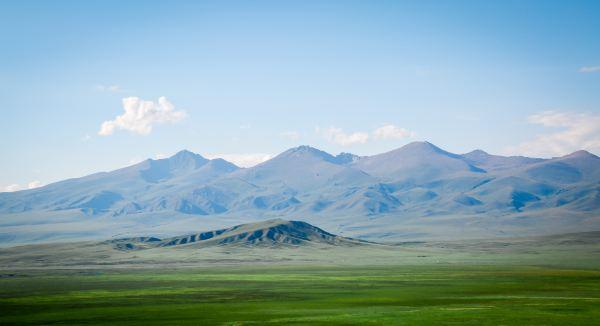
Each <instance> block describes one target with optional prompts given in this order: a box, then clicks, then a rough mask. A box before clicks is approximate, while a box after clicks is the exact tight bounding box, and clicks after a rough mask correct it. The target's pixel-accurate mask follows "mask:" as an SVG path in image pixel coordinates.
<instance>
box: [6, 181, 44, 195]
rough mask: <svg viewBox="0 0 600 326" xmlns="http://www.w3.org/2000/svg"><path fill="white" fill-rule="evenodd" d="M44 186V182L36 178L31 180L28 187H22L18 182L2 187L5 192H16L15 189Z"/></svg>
mask: <svg viewBox="0 0 600 326" xmlns="http://www.w3.org/2000/svg"><path fill="white" fill-rule="evenodd" d="M42 186H44V184H42V183H41V182H40V181H38V180H34V181H31V182H29V183H28V184H27V187H22V186H21V185H20V184H17V183H13V184H11V185H8V186H6V187H4V188H1V189H2V191H3V192H14V191H19V190H25V189H35V188H39V187H42Z"/></svg>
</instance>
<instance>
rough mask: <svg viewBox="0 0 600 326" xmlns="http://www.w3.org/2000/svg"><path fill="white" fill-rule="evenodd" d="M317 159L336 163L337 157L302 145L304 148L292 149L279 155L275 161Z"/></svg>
mask: <svg viewBox="0 0 600 326" xmlns="http://www.w3.org/2000/svg"><path fill="white" fill-rule="evenodd" d="M307 156H308V157H317V158H320V159H323V160H326V161H329V162H334V161H335V157H334V156H333V155H331V154H329V153H327V152H324V151H322V150H320V149H317V148H314V147H311V146H308V145H302V146H298V147H294V148H290V149H288V150H287V151H285V152H283V153H281V154H279V155H277V156H276V157H275V159H277V158H300V157H307Z"/></svg>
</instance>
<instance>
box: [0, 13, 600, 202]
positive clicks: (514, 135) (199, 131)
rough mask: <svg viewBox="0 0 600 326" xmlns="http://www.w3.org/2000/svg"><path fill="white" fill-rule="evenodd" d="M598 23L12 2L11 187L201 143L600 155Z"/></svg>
mask: <svg viewBox="0 0 600 326" xmlns="http://www.w3.org/2000/svg"><path fill="white" fill-rule="evenodd" d="M598 13H600V2H598V1H587V2H586V1H572V2H567V1H560V2H559V1H556V2H553V1H497V2H494V3H493V2H491V1H464V2H461V1H389V2H388V1H355V2H353V1H314V2H312V1H298V2H293V1H284V2H282V1H273V2H268V1H264V2H263V1H258V2H255V1H252V2H248V1H239V2H237V1H214V2H213V1H194V2H192V1H189V2H185V1H179V2H178V1H175V2H170V3H166V2H159V1H155V2H150V1H145V2H141V1H140V2H136V1H127V2H123V1H98V2H95V1H94V2H92V1H89V2H88V1H80V2H76V1H52V2H50V1H39V2H30V1H18V2H16V1H15V2H14V3H12V4H10V3H6V2H4V3H2V4H1V5H0V41H2V51H0V71H1V73H0V89H1V93H0V94H1V96H2V99H3V105H2V119H0V150H1V151H2V161H1V162H2V163H1V168H2V169H0V191H1V190H3V189H4V190H15V189H23V188H27V187H29V185H30V184H31V186H32V187H34V186H37V185H39V184H46V183H49V182H53V181H57V180H60V179H64V178H69V177H77V176H82V175H85V174H89V173H92V172H97V171H105V170H111V169H114V168H118V167H122V166H125V165H128V164H129V163H131V162H135V161H139V160H142V159H145V158H156V157H162V156H165V155H170V154H173V153H174V152H176V151H178V150H180V149H184V148H186V149H189V150H192V151H194V152H198V153H201V154H203V155H205V156H210V157H213V156H225V158H229V159H231V160H233V161H235V162H238V163H239V162H245V164H251V162H256V161H259V160H261V159H265V158H267V157H269V155H273V154H277V153H279V152H281V151H283V150H285V149H287V148H289V147H293V146H297V145H300V144H309V145H312V146H315V147H318V148H321V149H323V150H326V151H329V152H331V153H338V152H341V151H346V152H352V153H356V154H360V155H369V154H374V153H379V152H383V151H387V150H391V149H394V148H397V147H400V146H402V145H404V144H406V143H408V142H411V141H415V140H428V141H430V142H432V143H434V144H437V145H438V146H440V147H442V148H444V149H447V150H449V151H453V152H459V153H460V152H466V151H470V150H472V149H476V148H481V149H484V150H486V151H488V152H491V153H498V154H528V155H531V156H544V157H551V156H557V155H563V154H567V153H569V152H571V151H574V150H577V149H582V148H583V149H587V150H589V151H592V152H594V153H596V154H599V153H600V41H599V35H600V19H598ZM131 97H136V98H138V99H139V100H138V101H137V102H135V101H134V102H130V108H131V110H132V111H131V112H130V113H131V114H132V115H130V116H125V117H122V118H121V119H120V120H118V119H117V120H115V119H116V117H117V116H121V115H123V114H124V112H125V111H124V107H123V99H124V98H131ZM160 97H164V98H165V99H166V100H164V101H163V105H160V104H159V103H158V101H159V98H160ZM141 101H151V102H148V103H146V104H145V105H146V108H147V110H146V111H144V112H145V113H142V112H141V111H138V110H140V108H141V106H140V103H141ZM165 103H166V104H165ZM171 105H172V106H171ZM105 121H109V123H108V124H109V125H111V126H112V127H111V128H112V129H111V132H110V134H109V132H104V133H103V134H102V133H101V134H99V132H100V131H101V126H102V124H103V123H104V122H105ZM110 121H113V122H110ZM118 121H121V122H118ZM148 128H151V129H150V130H148Z"/></svg>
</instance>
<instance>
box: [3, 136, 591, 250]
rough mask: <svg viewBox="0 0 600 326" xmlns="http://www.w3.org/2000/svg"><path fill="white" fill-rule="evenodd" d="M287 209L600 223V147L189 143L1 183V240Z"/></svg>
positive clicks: (486, 225) (360, 233)
mask: <svg viewBox="0 0 600 326" xmlns="http://www.w3.org/2000/svg"><path fill="white" fill-rule="evenodd" d="M277 217H281V218H284V219H287V220H291V219H293V220H303V221H308V222H310V223H313V224H315V225H317V226H320V227H326V228H327V229H328V230H331V231H334V232H335V233H338V234H343V235H348V236H352V237H359V238H364V239H370V240H378V241H382V240H383V241H385V240H390V241H398V240H410V239H422V238H423V239H424V238H477V237H479V238H482V237H489V236H520V235H529V234H536V235H539V234H551V233H565V232H577V231H591V230H600V158H598V157H597V156H595V155H593V154H590V153H588V152H586V151H578V152H575V153H572V154H570V155H566V156H563V157H558V158H553V159H538V158H527V157H503V156H496V155H490V154H488V153H485V152H483V151H481V150H476V151H473V152H470V153H467V154H462V155H459V154H453V153H449V152H447V151H444V150H442V149H440V148H438V147H436V146H435V145H433V144H431V143H428V142H414V143H410V144H408V145H406V146H403V147H401V148H398V149H396V150H393V151H390V152H387V153H383V154H379V155H374V156H368V157H358V156H356V155H352V154H348V153H342V154H340V155H337V156H333V155H331V154H329V153H326V152H323V151H320V150H318V149H315V148H312V147H309V146H300V147H296V148H292V149H289V150H287V151H285V152H283V153H281V154H279V155H278V156H276V157H274V158H273V159H271V160H269V161H266V162H264V163H262V164H259V165H257V166H254V167H252V168H245V169H244V168H239V167H237V166H235V165H234V164H232V163H229V162H227V161H225V160H222V159H213V160H208V159H205V158H203V157H202V156H200V155H198V154H194V153H192V152H189V151H181V152H179V153H177V154H175V155H174V156H172V157H170V158H166V159H160V160H150V159H149V160H146V161H144V162H141V163H139V164H136V165H133V166H129V167H126V168H123V169H119V170H115V171H111V172H101V173H96V174H92V175H89V176H85V177H82V178H76V179H69V180H65V181H61V182H57V183H54V184H50V185H47V186H45V187H41V188H37V189H32V190H25V191H19V192H14V193H0V243H3V244H16V243H29V242H39V241H56V240H65V239H88V238H102V237H107V236H108V237H112V236H120V235H144V234H152V235H176V234H183V233H186V232H189V231H190V230H198V229H205V230H210V229H215V228H219V227H227V226H231V225H234V224H239V223H243V222H249V221H256V220H263V219H271V218H277Z"/></svg>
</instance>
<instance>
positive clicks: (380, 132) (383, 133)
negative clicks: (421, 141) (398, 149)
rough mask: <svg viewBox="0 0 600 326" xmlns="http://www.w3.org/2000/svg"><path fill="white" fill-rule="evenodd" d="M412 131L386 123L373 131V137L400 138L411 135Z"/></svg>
mask: <svg viewBox="0 0 600 326" xmlns="http://www.w3.org/2000/svg"><path fill="white" fill-rule="evenodd" d="M413 136H414V133H413V132H412V131H408V130H406V129H404V128H399V127H396V126H394V125H392V124H386V125H384V126H381V127H379V128H377V129H375V130H374V131H373V138H375V139H383V140H386V139H402V138H410V137H413Z"/></svg>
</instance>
